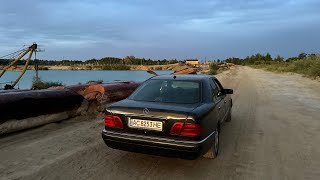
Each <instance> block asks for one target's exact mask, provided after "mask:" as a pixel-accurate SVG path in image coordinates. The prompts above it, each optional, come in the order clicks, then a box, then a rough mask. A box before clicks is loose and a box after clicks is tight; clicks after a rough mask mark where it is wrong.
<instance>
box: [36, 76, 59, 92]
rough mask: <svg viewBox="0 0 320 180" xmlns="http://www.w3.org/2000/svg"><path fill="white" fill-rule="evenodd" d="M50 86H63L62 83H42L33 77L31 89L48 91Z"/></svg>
mask: <svg viewBox="0 0 320 180" xmlns="http://www.w3.org/2000/svg"><path fill="white" fill-rule="evenodd" d="M52 86H63V84H62V82H53V81H43V80H41V79H40V78H36V77H33V80H32V87H31V89H48V88H49V87H52Z"/></svg>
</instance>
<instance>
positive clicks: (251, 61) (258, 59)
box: [217, 53, 320, 65]
mask: <svg viewBox="0 0 320 180" xmlns="http://www.w3.org/2000/svg"><path fill="white" fill-rule="evenodd" d="M319 58H320V55H319V54H306V53H300V54H299V55H298V56H296V57H290V58H287V59H285V58H283V57H281V56H280V55H278V56H276V57H275V58H272V56H271V55H270V54H269V53H267V54H260V53H258V54H255V55H251V56H247V57H246V58H244V59H242V58H236V57H231V58H227V59H225V60H223V61H221V60H217V62H220V61H221V62H227V63H233V64H238V65H258V64H272V63H274V62H278V63H282V62H283V63H290V62H292V61H297V60H304V59H314V60H315V59H319Z"/></svg>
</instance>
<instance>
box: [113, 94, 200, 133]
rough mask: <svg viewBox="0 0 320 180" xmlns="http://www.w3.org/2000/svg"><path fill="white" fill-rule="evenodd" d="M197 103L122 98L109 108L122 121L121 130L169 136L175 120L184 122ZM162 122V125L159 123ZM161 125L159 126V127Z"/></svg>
mask: <svg viewBox="0 0 320 180" xmlns="http://www.w3.org/2000/svg"><path fill="white" fill-rule="evenodd" d="M198 106H199V104H166V103H155V102H142V101H134V100H123V101H120V102H117V103H115V104H113V105H112V107H111V108H110V109H109V110H110V111H111V113H112V115H114V116H119V117H120V118H121V120H122V122H123V125H124V128H123V131H126V132H129V133H135V134H145V135H157V136H170V133H169V132H170V128H171V127H172V125H173V124H174V123H175V122H185V121H186V119H187V117H188V114H189V112H191V111H192V110H193V109H195V108H196V107H198ZM161 124H162V125H161ZM160 125H161V127H160Z"/></svg>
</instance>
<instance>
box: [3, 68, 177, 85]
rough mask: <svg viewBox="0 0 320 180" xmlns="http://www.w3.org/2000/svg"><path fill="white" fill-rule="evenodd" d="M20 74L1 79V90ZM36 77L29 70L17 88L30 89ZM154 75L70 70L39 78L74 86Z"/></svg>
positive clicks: (48, 72) (140, 78)
mask: <svg viewBox="0 0 320 180" xmlns="http://www.w3.org/2000/svg"><path fill="white" fill-rule="evenodd" d="M155 72H156V73H157V74H170V73H171V72H172V71H155ZM19 74H20V72H12V71H7V72H6V73H5V74H4V75H3V76H2V77H1V78H0V88H3V87H4V84H1V83H3V82H10V81H15V79H16V78H17V77H18V76H19ZM35 75H36V72H35V71H33V70H28V71H27V72H26V73H25V74H24V75H23V77H22V78H21V79H20V81H19V83H18V84H17V85H16V87H15V88H20V89H30V88H31V85H32V79H33V77H34V76H35ZM152 76H153V75H151V74H149V73H147V72H146V71H86V70H79V71H69V70H49V71H39V77H40V78H41V79H42V80H44V81H59V82H62V83H63V84H64V85H74V84H78V83H86V82H88V81H90V80H103V81H105V82H108V81H113V80H135V81H144V80H146V79H148V78H150V77H152Z"/></svg>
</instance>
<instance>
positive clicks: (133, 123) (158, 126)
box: [128, 119, 163, 131]
mask: <svg viewBox="0 0 320 180" xmlns="http://www.w3.org/2000/svg"><path fill="white" fill-rule="evenodd" d="M128 125H129V127H131V128H139V129H150V130H155V131H162V127H163V124H162V122H161V121H148V120H142V119H129V121H128Z"/></svg>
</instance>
